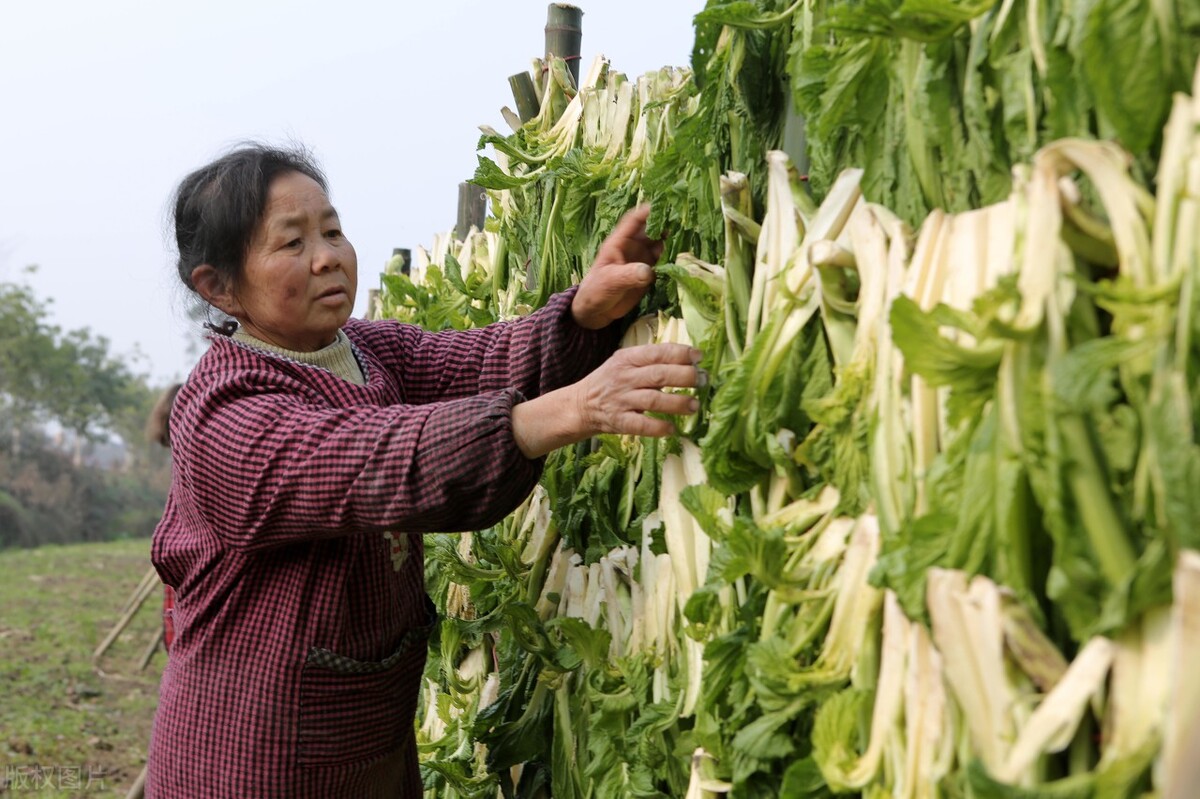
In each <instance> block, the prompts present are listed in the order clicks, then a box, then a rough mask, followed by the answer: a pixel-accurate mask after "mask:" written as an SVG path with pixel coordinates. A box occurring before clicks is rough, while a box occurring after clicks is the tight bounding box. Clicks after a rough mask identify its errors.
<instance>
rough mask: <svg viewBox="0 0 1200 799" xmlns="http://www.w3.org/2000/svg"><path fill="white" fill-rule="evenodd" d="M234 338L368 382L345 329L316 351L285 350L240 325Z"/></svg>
mask: <svg viewBox="0 0 1200 799" xmlns="http://www.w3.org/2000/svg"><path fill="white" fill-rule="evenodd" d="M233 338H234V339H236V340H237V341H240V342H241V343H242V344H245V345H247V346H249V347H253V348H255V349H258V350H263V351H265V352H270V353H273V354H275V355H279V356H281V357H283V358H287V359H288V360H290V361H296V362H298V363H305V364H309V365H310V366H319V367H320V368H322V369H325V370H328V371H330V372H333V373H334V374H335V375H337V376H338V377H340V378H342V379H343V380H347V381H349V382H351V383H354V384H355V385H358V386H361V385H365V384H366V382H367V379H366V377H364V376H363V372H362V367H360V366H359V365H358V359H357V358H355V357H354V348H353V347H352V346H351V344H350V339H349V338H348V337H347V336H346V333H345V331H343V330H339V331H338V332H337V338H336V339H334V341H333V343H332V344H330V345H329V346H327V347H323V348H321V349H319V350H317V351H316V352H296V351H295V350H285V349H284V348H283V347H276V346H275V345H274V344H269V343H267V342H265V341H263V340H261V339H258V338H255V337H254V336H252V335H250V334H249V333H247V332H246V331H245V330H243V329H242V328H240V327H239V328H238V329H237V330H235V331H234V333H233Z"/></svg>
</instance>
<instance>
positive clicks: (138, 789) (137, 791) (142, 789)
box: [125, 766, 148, 799]
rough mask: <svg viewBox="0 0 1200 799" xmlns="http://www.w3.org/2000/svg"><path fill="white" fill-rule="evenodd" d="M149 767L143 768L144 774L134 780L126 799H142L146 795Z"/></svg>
mask: <svg viewBox="0 0 1200 799" xmlns="http://www.w3.org/2000/svg"><path fill="white" fill-rule="evenodd" d="M147 768H148V766H142V773H141V774H139V775H138V778H137V779H136V780H134V782H133V785H131V786H130V788H129V793H127V794H125V799H142V797H144V796H145V795H146V769H147Z"/></svg>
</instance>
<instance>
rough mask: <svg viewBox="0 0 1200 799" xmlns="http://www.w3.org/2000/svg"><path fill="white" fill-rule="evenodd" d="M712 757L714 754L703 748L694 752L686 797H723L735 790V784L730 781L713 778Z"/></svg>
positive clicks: (718, 798)
mask: <svg viewBox="0 0 1200 799" xmlns="http://www.w3.org/2000/svg"><path fill="white" fill-rule="evenodd" d="M712 759H713V757H712V755H710V754H709V753H708V752H706V751H704V749H702V748H698V749H696V751H695V752H693V753H692V773H691V777H690V778H689V780H688V790H687V796H686V797H685V799H721V797H723V796H724V795H725V794H726V793H728V792H729V791H731V790H733V785H731V784H730V783H728V782H722V781H720V780H717V779H713V778H712V776H711V775H710V772H711V771H712V768H711V763H712Z"/></svg>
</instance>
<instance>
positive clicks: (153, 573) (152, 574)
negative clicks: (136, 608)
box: [121, 566, 158, 616]
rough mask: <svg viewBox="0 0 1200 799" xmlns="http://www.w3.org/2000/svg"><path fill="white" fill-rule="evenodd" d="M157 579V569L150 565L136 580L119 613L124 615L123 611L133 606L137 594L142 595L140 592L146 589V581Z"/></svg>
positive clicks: (151, 581)
mask: <svg viewBox="0 0 1200 799" xmlns="http://www.w3.org/2000/svg"><path fill="white" fill-rule="evenodd" d="M157 580H158V571H157V570H156V569H155V568H154V567H153V566H151V567H150V568H149V569H147V570H146V573H145V574H143V575H142V579H141V580H138V584H137V588H135V589H133V593H132V594H130V595H129V598H128V599H126V600H125V605H124V606H123V607H122V608H121V615H122V616H123V615H125V613H127V612H128V611H129V609H130V608H131V607H133V603H134V602H135V601H136V600H137V598H138V597H139V596H141V595H142V592H143V591H145V590H146V584H147V583H154V582H155V581H157Z"/></svg>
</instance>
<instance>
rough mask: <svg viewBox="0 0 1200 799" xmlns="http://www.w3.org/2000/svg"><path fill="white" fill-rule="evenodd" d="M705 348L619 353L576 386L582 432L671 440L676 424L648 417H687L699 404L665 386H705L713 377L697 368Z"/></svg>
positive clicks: (656, 346)
mask: <svg viewBox="0 0 1200 799" xmlns="http://www.w3.org/2000/svg"><path fill="white" fill-rule="evenodd" d="M700 357H701V352H700V350H697V349H694V348H692V347H688V346H686V345H683V344H648V345H645V346H641V347H630V348H628V349H622V350H618V351H617V352H616V353H615V354H614V355H613V356H612V357H611V358H609V359H608V360H607V361H605V362H604V363H603V364H601V365H600V367H599V368H598V369H596V370H595V371H594V372H592V373H591V374H590V375H588V376H587V377H585V378H584V379H583V380H581V381H579V382H578V383H576V384H575V386H574V388H575V389H576V401H577V407H578V415H579V416H578V418H579V420H580V424H581V430H580V432H582V433H584V434H585V435H595V434H597V433H624V434H629V435H638V436H667V435H670V434H671V433H673V432H675V425H673V424H672V423H671V422H670V421H668V420H666V419H656V418H654V417H651V416H646V415H645V414H646V412H647V411H653V412H656V413H663V414H671V415H674V416H684V415H686V414H690V413H695V412H696V411H697V409H698V407H699V406H698V404H697V402H696V400H695V398H693V397H690V396H687V395H686V394H671V393H667V392H665V391H663V390H662V389H664V388H693V387H696V386H702V385H704V383H705V381H706V380H707V375H705V373H704V372H703V371H702V370H701V369H700V368H699V367H698V366H697V365H696V364H698V363H699V362H700Z"/></svg>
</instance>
